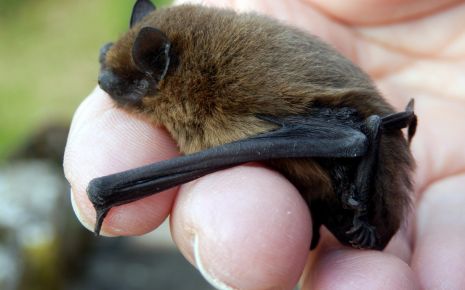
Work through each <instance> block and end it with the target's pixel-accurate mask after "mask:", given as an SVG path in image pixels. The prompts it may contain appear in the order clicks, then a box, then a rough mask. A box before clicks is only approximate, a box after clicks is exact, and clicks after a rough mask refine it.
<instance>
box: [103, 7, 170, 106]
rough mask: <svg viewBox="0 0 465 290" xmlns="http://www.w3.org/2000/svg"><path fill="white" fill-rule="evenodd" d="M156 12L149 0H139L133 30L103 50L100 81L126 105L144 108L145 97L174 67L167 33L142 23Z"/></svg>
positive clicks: (132, 17)
mask: <svg viewBox="0 0 465 290" xmlns="http://www.w3.org/2000/svg"><path fill="white" fill-rule="evenodd" d="M153 11H155V6H154V5H153V4H152V3H151V2H150V1H149V0H138V1H137V2H136V4H135V5H134V9H133V11H132V16H131V21H130V28H131V29H130V31H129V32H128V33H127V34H126V35H124V36H123V37H122V38H121V39H120V40H119V41H118V42H116V43H114V44H113V43H107V44H105V45H104V46H103V47H102V48H101V50H100V56H99V61H100V65H101V68H100V75H99V78H98V83H99V85H100V87H101V88H102V89H103V90H104V91H106V92H107V93H108V94H109V95H110V96H111V97H112V98H113V99H114V101H115V102H116V103H117V104H118V105H120V106H123V107H129V108H140V107H141V106H142V99H143V98H144V97H145V96H147V95H154V94H156V91H157V87H158V84H159V82H160V81H162V80H163V79H164V78H165V76H166V74H167V72H168V68H169V67H170V60H171V55H170V48H171V44H170V41H169V40H168V38H167V37H166V35H165V34H164V33H163V32H161V31H160V30H158V29H157V28H154V27H150V26H146V27H141V25H138V24H139V23H140V22H141V20H142V19H143V18H145V17H146V16H147V15H149V14H150V13H151V12H153Z"/></svg>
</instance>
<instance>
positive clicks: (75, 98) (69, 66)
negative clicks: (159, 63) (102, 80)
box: [0, 0, 171, 160]
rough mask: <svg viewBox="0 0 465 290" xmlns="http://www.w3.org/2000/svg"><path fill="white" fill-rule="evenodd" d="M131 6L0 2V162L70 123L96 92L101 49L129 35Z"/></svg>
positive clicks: (129, 2)
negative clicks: (35, 137)
mask: <svg viewBox="0 0 465 290" xmlns="http://www.w3.org/2000/svg"><path fill="white" fill-rule="evenodd" d="M169 2H171V1H169V0H159V1H154V3H155V4H156V5H157V7H161V6H164V5H167V4H169ZM133 4H134V1H133V0H120V1H112V0H99V1H95V0H80V1H60V0H41V1H33V0H0V160H3V159H4V158H5V157H6V156H7V155H8V154H9V153H11V152H13V151H14V150H15V148H16V147H17V146H19V144H20V143H21V142H23V141H24V139H25V138H26V136H29V135H30V134H32V133H33V132H34V130H37V129H38V128H39V127H40V126H43V125H46V124H49V123H52V122H54V123H56V122H61V123H64V122H69V121H70V119H71V117H72V114H73V112H74V111H75V110H76V108H77V106H78V105H79V103H80V102H81V101H82V100H83V98H84V97H85V96H86V95H87V94H88V93H89V92H90V91H91V90H92V89H93V88H94V87H95V86H96V78H97V74H98V69H99V67H98V61H97V57H98V51H99V48H100V46H101V45H102V44H104V43H106V42H108V41H112V40H115V39H116V38H118V36H119V35H121V34H122V33H124V32H125V31H126V30H127V28H128V23H129V17H130V11H131V8H132V6H133Z"/></svg>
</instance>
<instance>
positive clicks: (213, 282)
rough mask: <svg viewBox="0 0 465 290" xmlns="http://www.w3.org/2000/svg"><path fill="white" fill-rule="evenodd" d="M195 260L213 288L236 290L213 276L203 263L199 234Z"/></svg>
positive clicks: (195, 247)
mask: <svg viewBox="0 0 465 290" xmlns="http://www.w3.org/2000/svg"><path fill="white" fill-rule="evenodd" d="M194 258H195V264H196V265H197V269H198V270H199V272H200V273H201V274H202V276H203V277H204V278H205V280H207V281H208V283H210V284H211V285H212V286H213V287H215V288H216V289H219V290H235V288H233V287H231V286H229V285H227V284H226V283H224V282H223V281H221V280H220V279H218V278H217V277H215V276H214V275H213V274H211V273H210V272H211V271H209V270H208V269H207V268H206V267H205V265H204V264H203V262H202V257H201V256H200V245H199V236H198V235H197V234H195V235H194Z"/></svg>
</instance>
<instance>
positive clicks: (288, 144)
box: [87, 0, 417, 250]
mask: <svg viewBox="0 0 465 290" xmlns="http://www.w3.org/2000/svg"><path fill="white" fill-rule="evenodd" d="M99 60H100V65H101V68H100V74H99V78H98V83H99V85H100V87H101V88H102V89H103V90H104V91H106V92H107V93H108V94H109V95H110V96H111V98H112V99H113V100H114V102H115V104H116V105H117V106H118V107H120V108H122V109H123V110H126V111H128V112H130V113H132V114H137V115H143V116H145V117H147V118H148V120H149V121H150V122H152V123H153V124H157V125H162V126H164V127H165V128H166V129H167V130H168V131H169V133H170V134H171V136H172V137H173V138H174V139H175V140H176V141H177V144H178V146H179V149H180V151H181V152H182V153H183V154H184V156H181V157H178V158H174V159H171V160H166V161H162V162H158V163H155V164H151V165H147V166H144V167H140V168H136V169H132V170H128V171H124V172H121V173H117V174H112V175H108V176H104V177H100V178H96V179H93V180H92V181H91V182H90V183H89V186H88V188H87V193H88V196H89V199H90V200H91V202H92V203H93V205H94V207H95V209H96V213H97V218H96V225H95V233H96V234H98V233H99V232H100V229H101V226H102V223H103V221H104V219H105V216H106V215H107V213H108V212H109V210H110V209H111V208H112V207H115V206H118V205H122V204H126V203H130V202H132V201H135V200H138V199H140V198H143V197H146V196H148V195H152V194H155V193H157V192H160V191H163V190H165V189H168V188H171V187H174V186H177V185H180V184H183V183H186V182H189V181H192V180H194V179H196V178H199V177H201V176H204V175H206V174H209V173H212V172H215V171H218V170H222V169H226V168H229V167H232V166H235V165H239V164H243V163H246V162H251V161H261V162H264V164H266V165H267V166H269V167H271V168H273V169H275V170H277V171H279V172H280V173H282V174H283V175H284V176H285V177H287V178H288V179H289V180H290V181H291V182H292V183H293V184H294V185H295V186H296V188H297V189H298V190H299V191H300V193H301V195H302V196H303V198H304V199H305V201H306V203H307V204H308V207H309V209H310V212H311V215H312V220H313V239H312V242H311V245H310V248H311V249H313V248H315V247H316V246H317V244H318V241H319V229H320V227H321V226H322V225H324V226H325V227H327V228H328V229H329V231H330V232H331V233H332V234H333V235H334V236H335V237H336V238H337V239H338V240H339V241H340V242H341V243H342V244H345V245H349V246H353V247H356V248H367V249H378V250H382V249H383V248H384V247H385V246H386V245H387V243H388V242H389V240H390V239H391V237H392V236H393V235H394V234H395V232H396V231H397V230H398V229H399V227H400V225H401V223H402V221H403V219H404V217H405V215H406V213H407V211H408V208H409V204H410V192H411V191H412V182H411V174H412V171H413V167H414V161H413V157H412V155H411V153H410V149H409V142H410V140H411V139H412V137H413V136H414V134H415V130H416V125H417V117H416V115H415V113H414V111H413V100H411V101H410V102H409V103H408V105H407V107H406V109H405V111H403V112H395V111H394V109H393V107H392V106H391V105H389V104H388V103H387V102H386V101H385V100H384V98H383V97H382V96H381V94H380V93H379V92H378V91H377V89H376V88H375V86H374V85H373V83H372V81H371V79H370V78H369V77H368V76H367V75H366V74H365V73H364V72H363V71H362V70H361V69H360V68H358V67H357V66H355V65H354V64H353V63H352V62H350V61H349V60H348V59H346V58H345V57H343V56H342V55H341V54H339V53H338V52H336V51H335V50H334V49H333V48H331V47H330V46H328V45H327V44H325V43H323V42H322V41H321V40H319V39H318V38H317V37H315V36H312V35H309V34H308V33H306V32H303V31H300V30H299V29H297V28H294V27H290V26H286V25H284V24H281V23H279V22H278V21H276V20H273V19H271V18H268V17H265V16H259V15H256V14H240V13H236V12H234V11H231V10H226V9H216V8H207V7H202V6H196V5H183V6H177V7H170V8H165V9H156V8H155V6H154V5H153V4H152V3H151V2H150V1H149V0H138V1H137V2H136V3H135V5H134V8H133V11H132V15H131V20H130V29H129V31H128V32H127V33H126V34H124V35H123V36H122V37H121V38H120V39H119V40H118V41H117V42H115V43H109V44H106V45H104V46H103V47H102V49H101V50H100V58H99ZM403 128H408V129H407V137H406V136H404V133H403V132H402V130H401V129H403Z"/></svg>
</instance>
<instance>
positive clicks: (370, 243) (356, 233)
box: [346, 215, 377, 249]
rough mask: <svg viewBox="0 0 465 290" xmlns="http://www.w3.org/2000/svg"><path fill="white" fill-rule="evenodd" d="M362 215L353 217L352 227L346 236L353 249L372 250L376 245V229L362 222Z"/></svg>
mask: <svg viewBox="0 0 465 290" xmlns="http://www.w3.org/2000/svg"><path fill="white" fill-rule="evenodd" d="M363 217H364V215H356V216H355V217H354V222H353V226H352V228H351V229H350V230H348V231H347V232H346V234H347V235H348V236H349V237H350V240H349V243H350V244H351V245H352V247H354V248H359V249H373V248H374V247H375V246H376V244H377V238H376V228H375V227H374V226H372V225H370V224H369V223H368V222H367V221H365V220H364V218H363Z"/></svg>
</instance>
